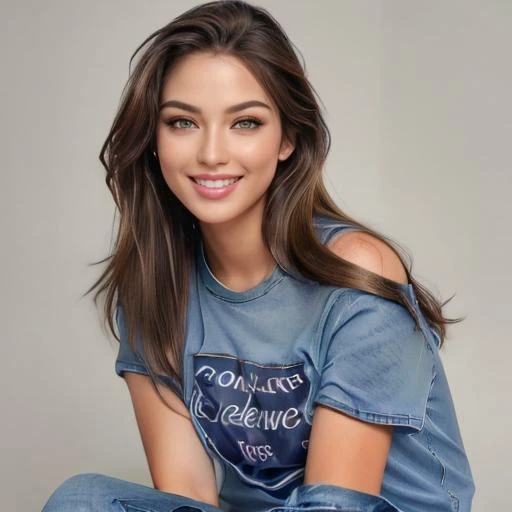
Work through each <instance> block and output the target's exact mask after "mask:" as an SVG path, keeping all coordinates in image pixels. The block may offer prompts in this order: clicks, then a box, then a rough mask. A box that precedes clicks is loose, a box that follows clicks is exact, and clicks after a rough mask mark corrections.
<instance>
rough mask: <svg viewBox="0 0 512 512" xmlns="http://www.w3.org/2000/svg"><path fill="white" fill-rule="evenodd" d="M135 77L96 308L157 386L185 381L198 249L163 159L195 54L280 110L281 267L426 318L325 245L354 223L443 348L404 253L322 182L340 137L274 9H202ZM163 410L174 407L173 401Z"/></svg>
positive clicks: (153, 44)
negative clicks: (392, 265) (172, 97)
mask: <svg viewBox="0 0 512 512" xmlns="http://www.w3.org/2000/svg"><path fill="white" fill-rule="evenodd" d="M145 46H146V49H145V50H144V51H143V53H142V55H141V56H140V58H139V59H138V61H137V64H136V66H135V68H134V70H133V72H131V73H130V76H129V79H128V82H127V84H126V86H125V88H124V90H123V95H122V99H121V103H120V105H119V108H118V111H117V114H116V116H115V119H114V121H113V124H112V127H111V129H110V132H109V134H108V137H107V139H106V141H105V143H104V144H103V146H102V148H101V153H100V156H99V158H100V161H101V163H102V164H103V166H104V167H105V169H106V172H107V174H106V184H107V186H108V188H109V190H110V191H111V193H112V195H113V197H114V201H115V203H116V205H117V208H118V210H119V215H120V221H119V228H118V231H117V239H116V242H115V245H114V249H113V251H112V254H111V255H109V256H108V257H107V258H105V259H103V260H101V261H99V262H97V263H96V264H98V263H103V262H105V261H108V264H107V266H106V269H105V270H104V271H103V273H102V274H101V276H100V278H99V279H98V280H97V281H96V282H95V283H94V284H93V286H92V287H91V288H90V289H89V290H88V291H87V292H86V293H90V292H91V291H93V290H94V289H96V293H95V295H94V302H95V304H96V305H97V300H98V297H99V295H100V294H101V295H103V294H104V296H105V302H104V314H105V319H107V320H108V326H109V329H110V331H111V332H112V333H113V335H114V337H115V338H116V339H117V340H118V341H119V337H118V336H117V334H116V331H115V329H114V320H113V317H114V313H115V309H116V307H117V305H118V304H120V305H121V306H122V309H123V311H124V315H125V318H126V324H127V329H128V333H129V336H128V339H129V343H130V345H131V346H132V348H134V349H135V339H136V333H137V335H138V336H140V337H141V339H142V340H143V349H144V358H145V361H146V364H147V367H148V371H149V374H150V377H151V381H152V383H153V386H154V387H155V389H156V390H157V392H158V393H159V395H160V397H161V398H162V399H163V397H162V395H161V393H160V391H159V390H158V388H157V386H156V382H157V381H159V380H160V378H159V376H158V374H160V375H162V374H163V375H165V376H168V377H171V378H173V379H176V380H177V381H178V382H179V381H180V378H181V367H182V357H183V348H184V337H185V318H186V311H187V304H188V290H189V274H190V272H191V269H192V264H193V258H194V255H195V247H196V244H197V243H198V241H199V238H198V237H199V236H200V235H199V234H198V229H196V228H195V219H194V217H193V215H192V214H191V213H190V212H189V211H188V210H187V209H186V208H185V207H184V206H183V204H182V203H181V202H180V201H179V200H178V199H177V198H176V196H175V195H174V194H173V192H172V191H171V190H170V189H169V187H168V186H167V184H166V182H165V181H164V179H163V176H162V172H161V169H160V167H159V164H158V160H157V159H156V158H155V157H154V155H153V151H154V150H155V149H156V126H157V120H158V116H159V104H160V100H161V90H162V84H163V82H164V80H165V78H166V76H167V75H168V73H169V72H170V71H171V70H172V69H173V66H174V64H175V63H176V62H177V61H178V59H180V58H182V57H184V56H186V55H189V54H190V53H192V52H198V51H207V52H216V53H224V54H229V55H232V56H235V57H237V58H238V59H240V60H241V61H242V62H243V63H244V64H245V65H246V66H247V67H248V68H249V69H250V70H251V72H252V73H253V74H254V76H255V77H256V79H257V80H258V81H259V83H260V84H261V85H262V87H263V88H264V89H265V90H266V91H267V92H268V93H269V95H270V96H271V97H272V98H273V100H274V102H275V104H276V105H277V107H278V109H279V112H280V117H281V123H282V128H283V135H284V136H286V137H288V138H289V139H290V140H293V141H294V144H295V151H294V152H293V153H292V155H291V156H290V157H289V158H288V159H287V160H285V161H282V162H279V163H278V165H277V169H276V175H275V178H274V180H273V182H272V184H271V185H270V188H269V190H268V194H267V203H266V206H265V212H264V215H263V225H262V231H263V239H264V242H265V244H266V245H267V247H268V248H269V250H270V251H271V253H272V255H273V256H274V258H275V260H276V261H277V262H278V263H279V264H280V265H281V266H282V267H284V268H285V269H294V270H295V271H298V272H299V273H300V274H302V275H304V276H305V277H306V278H309V279H313V280H315V281H318V282H319V283H322V284H327V285H334V286H339V287H349V288H357V289H360V290H363V291H366V292H369V293H373V294H376V295H379V296H382V297H384V298H387V299H390V300H393V301H396V302H398V303H401V304H402V305H404V306H405V307H406V308H407V309H408V310H409V311H410V312H411V314H412V315H413V316H414V317H415V320H416V323H417V325H418V320H417V318H416V313H415V311H414V309H413V308H411V307H410V305H409V303H408V301H407V299H406V298H405V296H404V292H403V289H402V288H401V287H400V286H397V285H396V284H395V282H394V281H392V280H388V279H386V278H384V277H382V276H380V275H378V274H375V273H373V272H369V271H367V270H365V269H363V268H362V267H359V266H357V265H354V264H352V263H350V262H348V261H345V260H343V259H341V258H338V257H337V256H336V255H335V254H334V253H333V252H332V251H331V250H330V249H329V248H327V247H325V246H324V245H322V244H321V243H320V241H319V240H318V239H317V237H316V234H315V231H314V228H313V225H312V220H313V215H314V214H319V215H324V216H327V217H329V218H332V219H333V220H339V221H341V222H344V223H347V224H350V225H351V226H354V227H357V228H358V229H359V230H361V231H363V232H366V233H369V234H371V235H373V236H375V237H376V238H378V239H380V240H382V241H384V242H385V243H387V244H388V245H389V246H390V247H391V248H392V249H393V250H394V251H395V252H396V253H397V255H398V256H399V257H400V259H401V260H402V262H403V263H404V266H405V268H406V272H407V277H408V279H409V282H410V283H411V285H412V287H413V289H414V292H415V294H416V297H417V299H418V304H419V306H420V308H421V309H422V311H423V312H424V314H425V317H426V319H427V321H428V322H429V324H430V325H431V327H433V328H434V329H435V330H436V331H437V334H438V335H439V338H440V341H441V343H442V342H443V341H444V338H445V325H446V324H448V323H454V322H458V321H460V319H448V318H444V317H443V314H442V306H443V305H444V304H445V303H446V302H445V303H443V304H440V303H439V301H438V300H437V299H436V298H435V297H434V296H433V295H432V294H431V293H430V292H429V291H428V290H427V289H426V288H425V287H424V286H422V285H420V284H419V283H418V282H417V281H416V280H415V279H414V278H413V277H412V276H411V268H412V264H411V263H409V260H410V257H409V256H408V255H407V254H406V253H405V251H404V250H403V249H402V248H401V247H400V246H399V245H398V244H397V243H396V242H393V241H392V240H391V239H390V238H388V237H386V236H385V235H383V234H381V233H378V232H377V231H376V230H374V229H371V228H370V227H368V226H366V225H363V224H362V223H360V222H358V221H356V220H355V219H353V218H352V217H350V216H349V215H347V214H346V213H344V212H343V211H341V209H340V208H338V206H337V205H336V204H335V203H334V201H333V200H332V199H331V197H330V196H329V194H328V192H327V190H326V188H325V186H324V183H323V177H322V172H323V167H324V163H325V160H326V158H327V154H328V152H329V147H330V134H329V130H328V128H327V126H326V124H325V121H324V119H323V117H322V113H321V111H320V108H319V104H318V102H317V100H316V96H317V95H316V92H315V91H314V88H313V87H312V86H311V84H310V83H309V81H308V79H307V78H306V76H305V72H304V69H303V67H302V66H301V64H300V62H299V60H298V58H297V55H296V53H295V51H294V49H293V48H294V47H293V45H292V43H291V42H290V41H289V39H288V37H287V36H286V34H285V33H284V31H283V29H282V28H281V26H280V25H279V24H278V22H277V21H276V20H275V19H274V18H273V17H272V16H271V15H270V14H269V13H268V12H267V11H266V10H264V9H262V8H258V7H255V6H252V5H250V4H248V3H245V2H243V1H237V0H235V1H216V2H208V3H205V4H202V5H199V6H197V7H194V8H192V9H190V10H188V11H187V12H185V13H183V14H181V15H180V16H178V17H177V18H175V19H174V20H173V21H171V22H170V23H169V24H167V25H165V26H164V27H163V28H161V29H159V30H157V31H156V32H154V33H153V34H151V35H150V36H149V37H148V38H147V39H146V40H144V41H143V42H142V43H141V44H140V46H139V47H138V48H137V49H136V50H135V52H134V54H133V55H132V57H131V59H130V66H131V63H132V60H133V59H134V57H135V56H136V55H137V54H138V52H139V51H140V50H141V49H142V48H143V47H145ZM164 402H165V400H164Z"/></svg>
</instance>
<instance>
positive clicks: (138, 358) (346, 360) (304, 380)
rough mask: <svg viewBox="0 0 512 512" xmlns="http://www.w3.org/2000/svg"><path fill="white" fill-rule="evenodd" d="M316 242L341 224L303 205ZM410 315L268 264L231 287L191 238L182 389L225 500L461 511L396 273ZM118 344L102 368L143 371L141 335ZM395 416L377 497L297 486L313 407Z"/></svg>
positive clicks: (435, 374)
mask: <svg viewBox="0 0 512 512" xmlns="http://www.w3.org/2000/svg"><path fill="white" fill-rule="evenodd" d="M314 228H315V230H316V233H317V236H318V238H319V240H320V241H321V242H322V243H323V244H327V243H328V242H329V241H331V240H332V239H333V237H335V236H338V235H340V234H342V233H345V232H347V231H349V230H352V229H354V228H352V227H350V226H348V225H346V224H343V223H341V222H339V221H334V220H332V219H328V218H327V217H322V216H319V215H315V217H314ZM401 286H402V289H403V291H404V292H405V295H406V297H407V301H408V303H409V304H410V305H411V306H412V308H413V310H414V311H415V313H416V314H417V315H418V318H419V323H420V329H416V328H415V327H416V325H415V322H414V319H413V317H412V316H411V314H410V313H409V312H408V311H407V309H406V308H405V307H403V306H402V305H401V304H398V303H396V302H394V301H390V300H387V299H384V298H382V297H379V296H377V295H374V294H370V293H367V292H363V291H361V290H357V289H352V288H340V287H336V286H327V285H322V284H320V283H317V282H315V281H312V280H309V279H306V278H304V277H303V276H300V275H297V274H295V273H291V272H288V271H286V270H285V269H284V268H282V267H280V266H279V265H277V266H276V267H275V269H274V271H273V272H272V273H271V275H269V276H268V277H267V278H266V279H264V280H263V281H262V282H260V283H259V284H258V285H256V286H255V287H253V288H251V289H248V290H245V291H242V292H238V291H234V290H231V289H229V288H227V287H226V286H224V285H223V284H222V283H221V282H220V281H218V280H217V279H216V278H215V276H214V275H213V273H212V272H211V271H210V269H209V268H208V264H207V262H206V259H205V257H204V251H203V246H202V244H199V245H198V247H197V248H196V260H195V265H194V267H193V271H192V273H191V276H190V300H189V304H188V311H187V320H186V339H185V347H184V359H183V369H182V370H183V371H182V378H181V382H177V381H174V380H172V379H170V378H169V377H164V376H162V378H163V379H164V380H165V381H166V382H167V384H168V385H169V386H170V387H171V388H172V389H173V390H174V391H175V392H176V393H177V394H178V396H180V397H181V398H182V400H183V401H184V403H185V404H186V406H187V408H188V410H189V411H190V416H191V420H192V423H193V425H194V427H195V429H196V431H197V433H198V436H199V438H200V440H201V442H202V444H203V446H204V447H205V449H206V451H207V453H208V454H209V456H210V457H211V458H212V461H213V463H214V468H215V476H216V479H217V485H218V489H219V499H220V505H221V508H222V509H223V510H225V511H226V512H242V511H243V512H261V511H270V510H272V511H274V512H280V511H285V510H286V511H288V510H290V511H292V510H304V509H307V510H311V511H316V512H320V511H323V510H339V511H352V512H357V511H365V512H370V511H375V512H377V511H383V510H397V511H401V512H445V511H446V512H448V511H450V512H453V511H455V512H456V511H461V512H466V511H469V510H470V508H471V501H472V497H473V494H474V483H473V478H472V474H471V470H470V466H469V463H468V459H467V457H466V453H465V450H464V445H463V441H462V439H461V435H460V431H459V427H458V423H457V418H456V415H455V409H454V405H453V403H452V398H451V395H450V389H449V386H448V382H447V379H446V375H445V372H444V369H443V365H442V362H441V359H440V355H439V337H438V335H437V332H436V331H435V330H434V329H433V328H432V327H430V326H429V324H428V322H427V320H426V318H425V316H424V314H423V312H422V311H421V309H420V307H419V305H418V302H417V299H416V297H415V293H414V290H413V288H412V285H410V284H407V285H405V284H403V285H401ZM116 319H117V324H118V328H119V333H120V339H121V343H120V346H119V353H118V357H117V360H116V363H115V371H116V373H117V374H118V375H120V376H122V375H123V372H125V371H131V372H137V373H142V374H147V370H146V366H145V363H144V357H143V344H142V340H141V339H140V336H137V350H136V351H135V353H134V352H133V351H132V350H131V348H130V346H129V344H128V342H127V333H126V326H125V321H124V315H123V311H122V308H121V306H120V305H118V308H117V314H116ZM317 404H324V405H327V406H329V407H331V408H334V409H336V410H339V411H341V412H343V413H345V414H348V415H350V416H353V417H355V418H358V419H359V420H361V421H365V422H369V423H377V424H384V425H394V427H395V428H394V431H393V438H392V444H391V448H390V451H389V455H388V459H387V464H386V467H385V471H384V478H383V483H382V488H381V493H380V496H378V497H377V496H372V495H368V494H365V493H361V492H357V491H353V490H350V489H345V488H343V487H339V486H334V485H329V484H314V485H306V484H304V467H305V463H306V457H307V450H308V440H309V434H310V430H311V425H312V421H313V415H314V410H315V406H316V405H317Z"/></svg>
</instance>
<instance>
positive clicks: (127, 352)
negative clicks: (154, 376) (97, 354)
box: [115, 303, 149, 377]
mask: <svg viewBox="0 0 512 512" xmlns="http://www.w3.org/2000/svg"><path fill="white" fill-rule="evenodd" d="M116 324H117V328H118V331H119V340H120V342H119V352H118V354H117V359H116V362H115V372H116V373H117V375H119V376H120V377H124V375H123V374H124V372H135V373H142V374H144V375H149V372H148V370H147V367H146V363H145V361H144V358H143V356H142V353H143V352H142V345H141V340H140V337H139V336H138V335H137V337H136V350H135V352H134V351H133V350H132V347H131V346H130V343H129V342H128V328H127V326H126V319H125V315H124V310H123V307H122V306H121V304H120V303H118V304H117V308H116Z"/></svg>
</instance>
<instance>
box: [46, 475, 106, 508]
mask: <svg viewBox="0 0 512 512" xmlns="http://www.w3.org/2000/svg"><path fill="white" fill-rule="evenodd" d="M108 479H109V477H108V476H106V475H101V474H99V473H80V474H78V475H73V476H72V477H70V478H68V479H67V480H64V482H62V483H61V484H60V485H59V486H58V487H57V489H55V491H54V492H53V494H52V495H51V496H50V498H49V499H48V501H47V503H46V505H45V506H44V507H43V510H42V512H70V511H72V510H75V511H78V510H80V512H82V511H84V512H85V511H91V512H92V511H93V510H99V509H98V508H95V507H97V506H98V505H99V502H100V501H101V498H102V497H104V495H105V489H106V488H107V486H108ZM105 510H106V507H105Z"/></svg>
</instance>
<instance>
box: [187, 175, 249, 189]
mask: <svg viewBox="0 0 512 512" xmlns="http://www.w3.org/2000/svg"><path fill="white" fill-rule="evenodd" d="M242 178H243V176H238V177H236V178H230V179H223V180H203V179H200V178H194V177H192V176H190V179H191V180H192V181H193V182H195V183H197V184H198V185H201V186H202V187H206V188H224V187H228V186H229V185H232V184H233V183H236V182H237V181H239V180H241V179H242Z"/></svg>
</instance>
